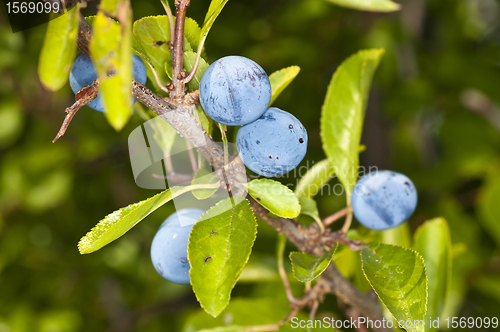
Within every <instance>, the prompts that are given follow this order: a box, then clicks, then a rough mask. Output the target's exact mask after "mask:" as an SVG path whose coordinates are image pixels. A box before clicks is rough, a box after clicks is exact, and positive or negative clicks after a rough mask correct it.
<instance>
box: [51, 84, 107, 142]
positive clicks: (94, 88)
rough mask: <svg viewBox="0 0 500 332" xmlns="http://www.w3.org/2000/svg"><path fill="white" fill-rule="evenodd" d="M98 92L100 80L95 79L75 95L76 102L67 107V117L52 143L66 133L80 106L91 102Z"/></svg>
mask: <svg viewBox="0 0 500 332" xmlns="http://www.w3.org/2000/svg"><path fill="white" fill-rule="evenodd" d="M98 92H99V80H95V81H94V82H92V84H91V85H86V86H84V87H83V88H82V89H81V90H80V91H78V92H77V93H76V96H75V99H76V102H75V103H74V104H73V105H71V106H70V107H68V108H66V113H67V114H66V117H65V118H64V121H63V124H62V126H61V129H59V132H58V133H57V135H56V137H55V138H54V140H53V141H52V143H55V142H56V141H57V140H58V139H59V138H61V137H62V136H63V135H64V133H66V129H68V126H69V124H70V122H71V120H72V119H73V117H74V116H75V114H76V112H78V110H79V109H80V108H82V107H83V106H84V105H86V104H87V103H89V102H91V101H92V100H93V99H94V98H95V97H97V93H98Z"/></svg>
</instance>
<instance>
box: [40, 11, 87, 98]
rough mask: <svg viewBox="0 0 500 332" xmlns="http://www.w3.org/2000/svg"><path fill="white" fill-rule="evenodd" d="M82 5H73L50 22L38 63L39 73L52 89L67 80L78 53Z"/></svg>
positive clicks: (57, 87)
mask: <svg viewBox="0 0 500 332" xmlns="http://www.w3.org/2000/svg"><path fill="white" fill-rule="evenodd" d="M79 13H80V6H79V5H77V6H75V7H73V8H72V9H71V10H70V11H69V12H67V13H66V14H63V15H60V16H59V17H58V18H55V19H53V20H51V21H49V23H48V27H47V32H46V33H45V39H44V41H43V46H42V50H41V52H40V60H39V64H38V75H39V76H40V80H41V81H42V83H43V85H44V86H45V87H46V88H47V89H50V90H59V89H60V88H61V87H62V86H63V85H64V84H65V83H66V82H67V81H68V77H69V72H70V70H71V66H72V65H73V61H74V60H75V55H76V38H77V37H78V17H79Z"/></svg>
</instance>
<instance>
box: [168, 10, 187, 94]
mask: <svg viewBox="0 0 500 332" xmlns="http://www.w3.org/2000/svg"><path fill="white" fill-rule="evenodd" d="M175 4H176V6H177V13H176V15H175V35H174V49H173V51H172V84H173V85H174V89H173V91H172V92H173V96H178V97H181V96H184V93H185V91H184V83H183V82H182V79H184V77H182V75H181V73H182V71H183V69H184V68H183V59H182V57H183V55H184V24H185V20H186V8H187V7H188V6H189V4H190V0H181V1H176V2H175Z"/></svg>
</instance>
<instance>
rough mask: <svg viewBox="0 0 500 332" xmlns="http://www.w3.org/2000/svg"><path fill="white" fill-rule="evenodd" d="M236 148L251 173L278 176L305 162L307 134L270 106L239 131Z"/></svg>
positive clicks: (288, 117)
mask: <svg viewBox="0 0 500 332" xmlns="http://www.w3.org/2000/svg"><path fill="white" fill-rule="evenodd" d="M236 145H237V146H238V152H239V155H240V158H241V159H242V160H243V163H244V164H245V165H246V166H247V167H248V168H249V169H251V170H252V171H253V172H255V173H257V174H260V175H263V176H267V177H273V176H280V175H283V174H286V173H288V172H289V171H291V170H292V169H294V168H295V167H297V165H298V164H299V163H300V162H301V161H302V159H304V156H305V155H306V152H307V132H306V129H305V128H304V126H303V125H302V123H300V121H299V120H298V119H297V118H296V117H294V116H293V115H292V114H290V113H288V112H285V111H282V110H280V109H279V108H276V107H271V108H269V109H268V110H267V111H266V112H265V113H264V114H263V115H262V116H261V117H260V118H259V119H257V120H256V121H254V122H252V123H250V124H247V125H246V126H243V127H241V128H240V129H239V130H238V134H237V135H236Z"/></svg>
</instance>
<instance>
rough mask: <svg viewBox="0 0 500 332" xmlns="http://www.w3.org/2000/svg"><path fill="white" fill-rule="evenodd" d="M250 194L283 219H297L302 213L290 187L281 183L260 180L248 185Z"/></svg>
mask: <svg viewBox="0 0 500 332" xmlns="http://www.w3.org/2000/svg"><path fill="white" fill-rule="evenodd" d="M247 189H248V193H249V194H250V196H252V197H253V198H254V199H255V200H256V201H257V202H258V203H259V204H260V205H262V206H263V207H265V208H266V209H268V210H269V211H271V212H272V213H274V214H275V215H277V216H280V217H283V218H295V217H297V216H298V215H299V213H300V204H299V200H298V199H297V197H296V196H295V194H294V193H293V191H291V190H290V189H289V188H288V187H286V186H284V185H282V184H281V183H279V182H277V181H274V180H269V179H259V180H253V181H250V182H249V183H248V184H247Z"/></svg>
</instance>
